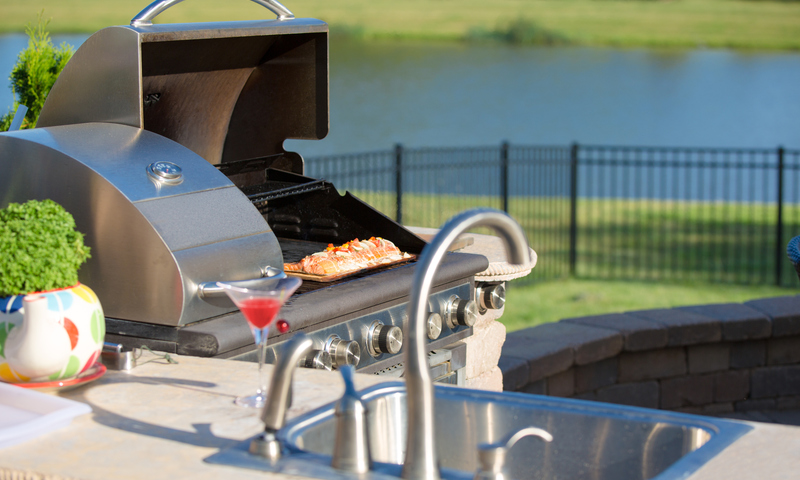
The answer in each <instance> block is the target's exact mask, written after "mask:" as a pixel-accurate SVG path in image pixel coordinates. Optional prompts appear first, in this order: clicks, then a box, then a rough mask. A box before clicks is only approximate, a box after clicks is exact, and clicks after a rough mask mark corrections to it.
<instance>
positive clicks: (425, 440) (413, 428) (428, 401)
mask: <svg viewBox="0 0 800 480" xmlns="http://www.w3.org/2000/svg"><path fill="white" fill-rule="evenodd" d="M475 227H490V228H492V229H494V230H496V231H497V233H498V234H499V236H500V237H501V238H502V239H503V243H504V244H505V247H506V253H507V255H508V256H509V261H510V263H513V264H517V265H523V264H527V263H529V262H530V253H529V250H528V249H529V247H528V241H527V239H526V237H525V232H524V231H523V230H522V227H520V225H519V224H518V223H517V222H516V221H515V220H514V219H513V218H511V217H510V216H508V215H507V214H505V213H503V212H501V211H499V210H494V209H488V208H479V209H473V210H467V211H465V212H462V213H460V214H458V215H456V216H454V217H453V218H451V219H450V220H448V221H447V223H445V224H444V225H443V226H442V228H441V230H440V231H439V233H438V234H437V235H436V236H435V237H434V238H433V240H431V243H430V244H429V245H428V246H427V247H425V249H424V250H423V251H422V254H421V257H420V259H419V261H418V262H417V266H416V269H415V272H414V283H413V287H412V289H411V294H410V297H409V303H408V326H407V333H406V337H407V338H408V341H407V343H406V351H405V364H406V369H405V377H406V392H407V398H406V404H407V409H408V435H407V443H406V454H405V461H404V462H403V472H402V478H405V479H423V480H439V478H440V475H439V465H438V457H437V454H436V445H435V441H434V439H435V435H434V433H435V431H434V418H433V415H434V410H433V399H434V394H433V382H432V379H431V374H430V371H429V370H428V362H427V352H426V348H425V347H426V344H427V341H426V339H427V334H426V332H425V321H424V319H425V318H426V317H427V313H428V304H427V303H428V302H427V299H428V296H429V295H430V293H431V289H432V287H433V281H434V277H435V276H436V270H437V269H438V267H439V265H440V264H441V263H442V260H443V259H444V256H445V255H446V254H447V251H448V249H449V247H450V245H452V244H453V242H455V241H456V239H457V238H458V236H459V235H461V234H462V233H464V232H465V231H467V230H469V229H471V228H475Z"/></svg>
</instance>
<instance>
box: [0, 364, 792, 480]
mask: <svg viewBox="0 0 800 480" xmlns="http://www.w3.org/2000/svg"><path fill="white" fill-rule="evenodd" d="M175 358H177V360H178V361H179V364H177V365H175V364H169V363H167V362H166V361H164V360H160V359H158V357H155V356H153V355H149V354H147V353H146V354H144V355H143V358H142V360H143V361H144V362H146V363H140V365H139V366H137V367H136V368H135V369H133V370H132V371H131V372H128V373H126V372H116V371H109V372H107V373H106V374H105V375H104V376H103V377H102V378H100V379H98V380H96V381H94V382H92V383H90V384H87V385H83V386H81V387H78V388H76V389H73V390H69V391H65V392H61V393H60V395H61V396H63V397H65V398H70V399H73V400H76V401H80V402H84V403H87V404H89V405H90V406H91V407H92V410H93V411H92V413H90V414H87V415H83V416H81V417H78V418H76V419H74V420H73V421H72V423H71V424H70V425H69V426H66V427H64V428H61V429H59V430H55V431H53V432H52V433H49V434H47V435H45V436H42V437H39V438H35V439H33V440H29V441H27V442H25V443H22V444H20V445H16V446H12V447H7V448H4V449H0V480H5V479H15V480H18V479H28V478H30V479H38V480H41V479H69V478H76V479H86V480H91V479H103V480H105V479H107V478H115V479H126V478H131V479H141V478H147V479H161V478H164V479H166V478H193V479H206V478H208V479H211V478H214V479H216V478H233V479H257V478H258V479H263V478H280V479H284V478H286V479H289V478H297V477H288V476H285V475H279V474H266V473H263V472H257V471H251V470H246V469H238V468H234V467H227V466H220V465H211V464H207V463H205V462H203V459H204V458H206V457H208V456H209V455H211V454H213V453H216V452H217V451H219V450H220V449H224V448H228V447H231V446H234V445H236V444H237V443H239V442H241V441H242V440H245V439H247V438H249V437H251V436H253V435H255V434H256V433H258V432H259V431H260V429H261V423H260V421H259V419H258V413H259V411H258V410H254V409H247V408H243V407H238V406H236V405H234V404H233V398H234V397H235V396H236V395H240V394H247V393H250V392H252V390H253V388H254V386H255V384H256V383H257V365H256V364H254V363H247V362H236V361H231V360H218V359H208V358H196V357H178V356H176V357H175ZM265 368H266V373H267V374H269V373H270V372H271V369H272V367H271V366H269V365H267V366H265ZM385 380H386V379H385V378H383V377H378V376H368V375H356V382H357V385H358V388H365V387H367V386H370V385H373V384H376V383H381V382H383V381H385ZM342 391H343V385H342V381H341V379H340V377H339V375H338V374H336V373H331V372H324V371H318V370H310V369H299V370H298V371H297V372H296V374H295V383H294V404H293V406H292V408H291V410H290V411H289V415H290V417H293V416H297V415H299V414H301V413H303V412H306V411H308V410H310V409H313V408H316V407H318V406H321V405H324V404H326V403H329V402H331V401H334V400H336V399H337V398H338V397H339V396H340V395H341V393H342ZM751 425H753V426H754V430H752V431H751V432H749V433H747V434H746V435H744V436H743V437H742V438H740V439H739V440H737V441H736V442H735V443H734V444H733V445H732V446H730V447H729V448H728V449H726V450H725V451H723V452H722V453H721V454H720V455H718V456H717V457H715V458H714V459H712V460H711V461H710V462H709V463H707V464H706V465H704V466H703V467H701V468H700V469H699V470H698V471H697V472H695V474H694V475H692V476H691V477H689V478H690V479H691V480H711V479H718V478H725V479H726V480H730V479H750V478H753V477H754V476H758V477H759V478H770V479H782V478H786V479H789V478H797V474H798V472H800V454H798V452H800V428H796V427H786V426H777V425H768V424H760V423H751Z"/></svg>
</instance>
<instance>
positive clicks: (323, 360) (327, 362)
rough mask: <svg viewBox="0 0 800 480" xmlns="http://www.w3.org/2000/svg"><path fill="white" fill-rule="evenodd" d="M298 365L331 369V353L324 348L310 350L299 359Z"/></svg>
mask: <svg viewBox="0 0 800 480" xmlns="http://www.w3.org/2000/svg"><path fill="white" fill-rule="evenodd" d="M300 366H301V367H303V368H315V369H317V370H327V371H331V370H333V361H332V360H331V354H330V353H328V352H326V351H325V350H312V351H310V352H309V353H308V355H306V356H305V358H302V359H300Z"/></svg>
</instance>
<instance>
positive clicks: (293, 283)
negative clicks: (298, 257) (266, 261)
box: [217, 277, 303, 407]
mask: <svg viewBox="0 0 800 480" xmlns="http://www.w3.org/2000/svg"><path fill="white" fill-rule="evenodd" d="M301 283H303V282H302V280H300V279H299V278H296V277H286V278H280V279H275V280H274V281H267V282H266V283H264V284H263V285H262V288H258V287H253V286H248V287H243V286H239V285H236V284H235V283H223V282H217V285H219V286H220V287H221V288H223V289H224V290H225V293H227V294H228V297H230V299H231V300H232V301H233V303H234V304H236V306H237V307H238V308H239V310H241V312H242V315H244V318H245V320H247V323H248V325H250V330H251V331H252V332H253V337H254V338H255V341H256V345H258V390H256V393H255V394H254V395H248V396H242V397H236V400H235V403H236V404H237V405H243V406H246V407H263V406H264V403H265V402H266V390H267V384H266V382H265V381H264V376H263V374H262V370H263V367H264V355H265V351H266V348H267V337H268V334H269V326H270V324H271V323H272V322H273V321H274V320H275V318H276V317H277V316H278V312H279V311H280V309H281V307H282V306H283V304H284V303H285V302H286V299H287V298H289V297H290V296H291V295H292V294H293V293H294V291H295V290H297V288H298V287H299V286H300V284H301Z"/></svg>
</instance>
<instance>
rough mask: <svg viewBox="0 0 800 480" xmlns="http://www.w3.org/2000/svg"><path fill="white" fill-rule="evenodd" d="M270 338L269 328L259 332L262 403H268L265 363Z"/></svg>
mask: <svg viewBox="0 0 800 480" xmlns="http://www.w3.org/2000/svg"><path fill="white" fill-rule="evenodd" d="M268 337H269V327H266V328H262V329H261V330H259V331H258V337H257V339H258V391H256V396H258V397H259V398H260V399H261V400H260V402H259V403H261V402H266V398H267V381H266V380H265V379H264V362H265V361H266V358H265V357H266V356H267V338H268Z"/></svg>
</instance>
